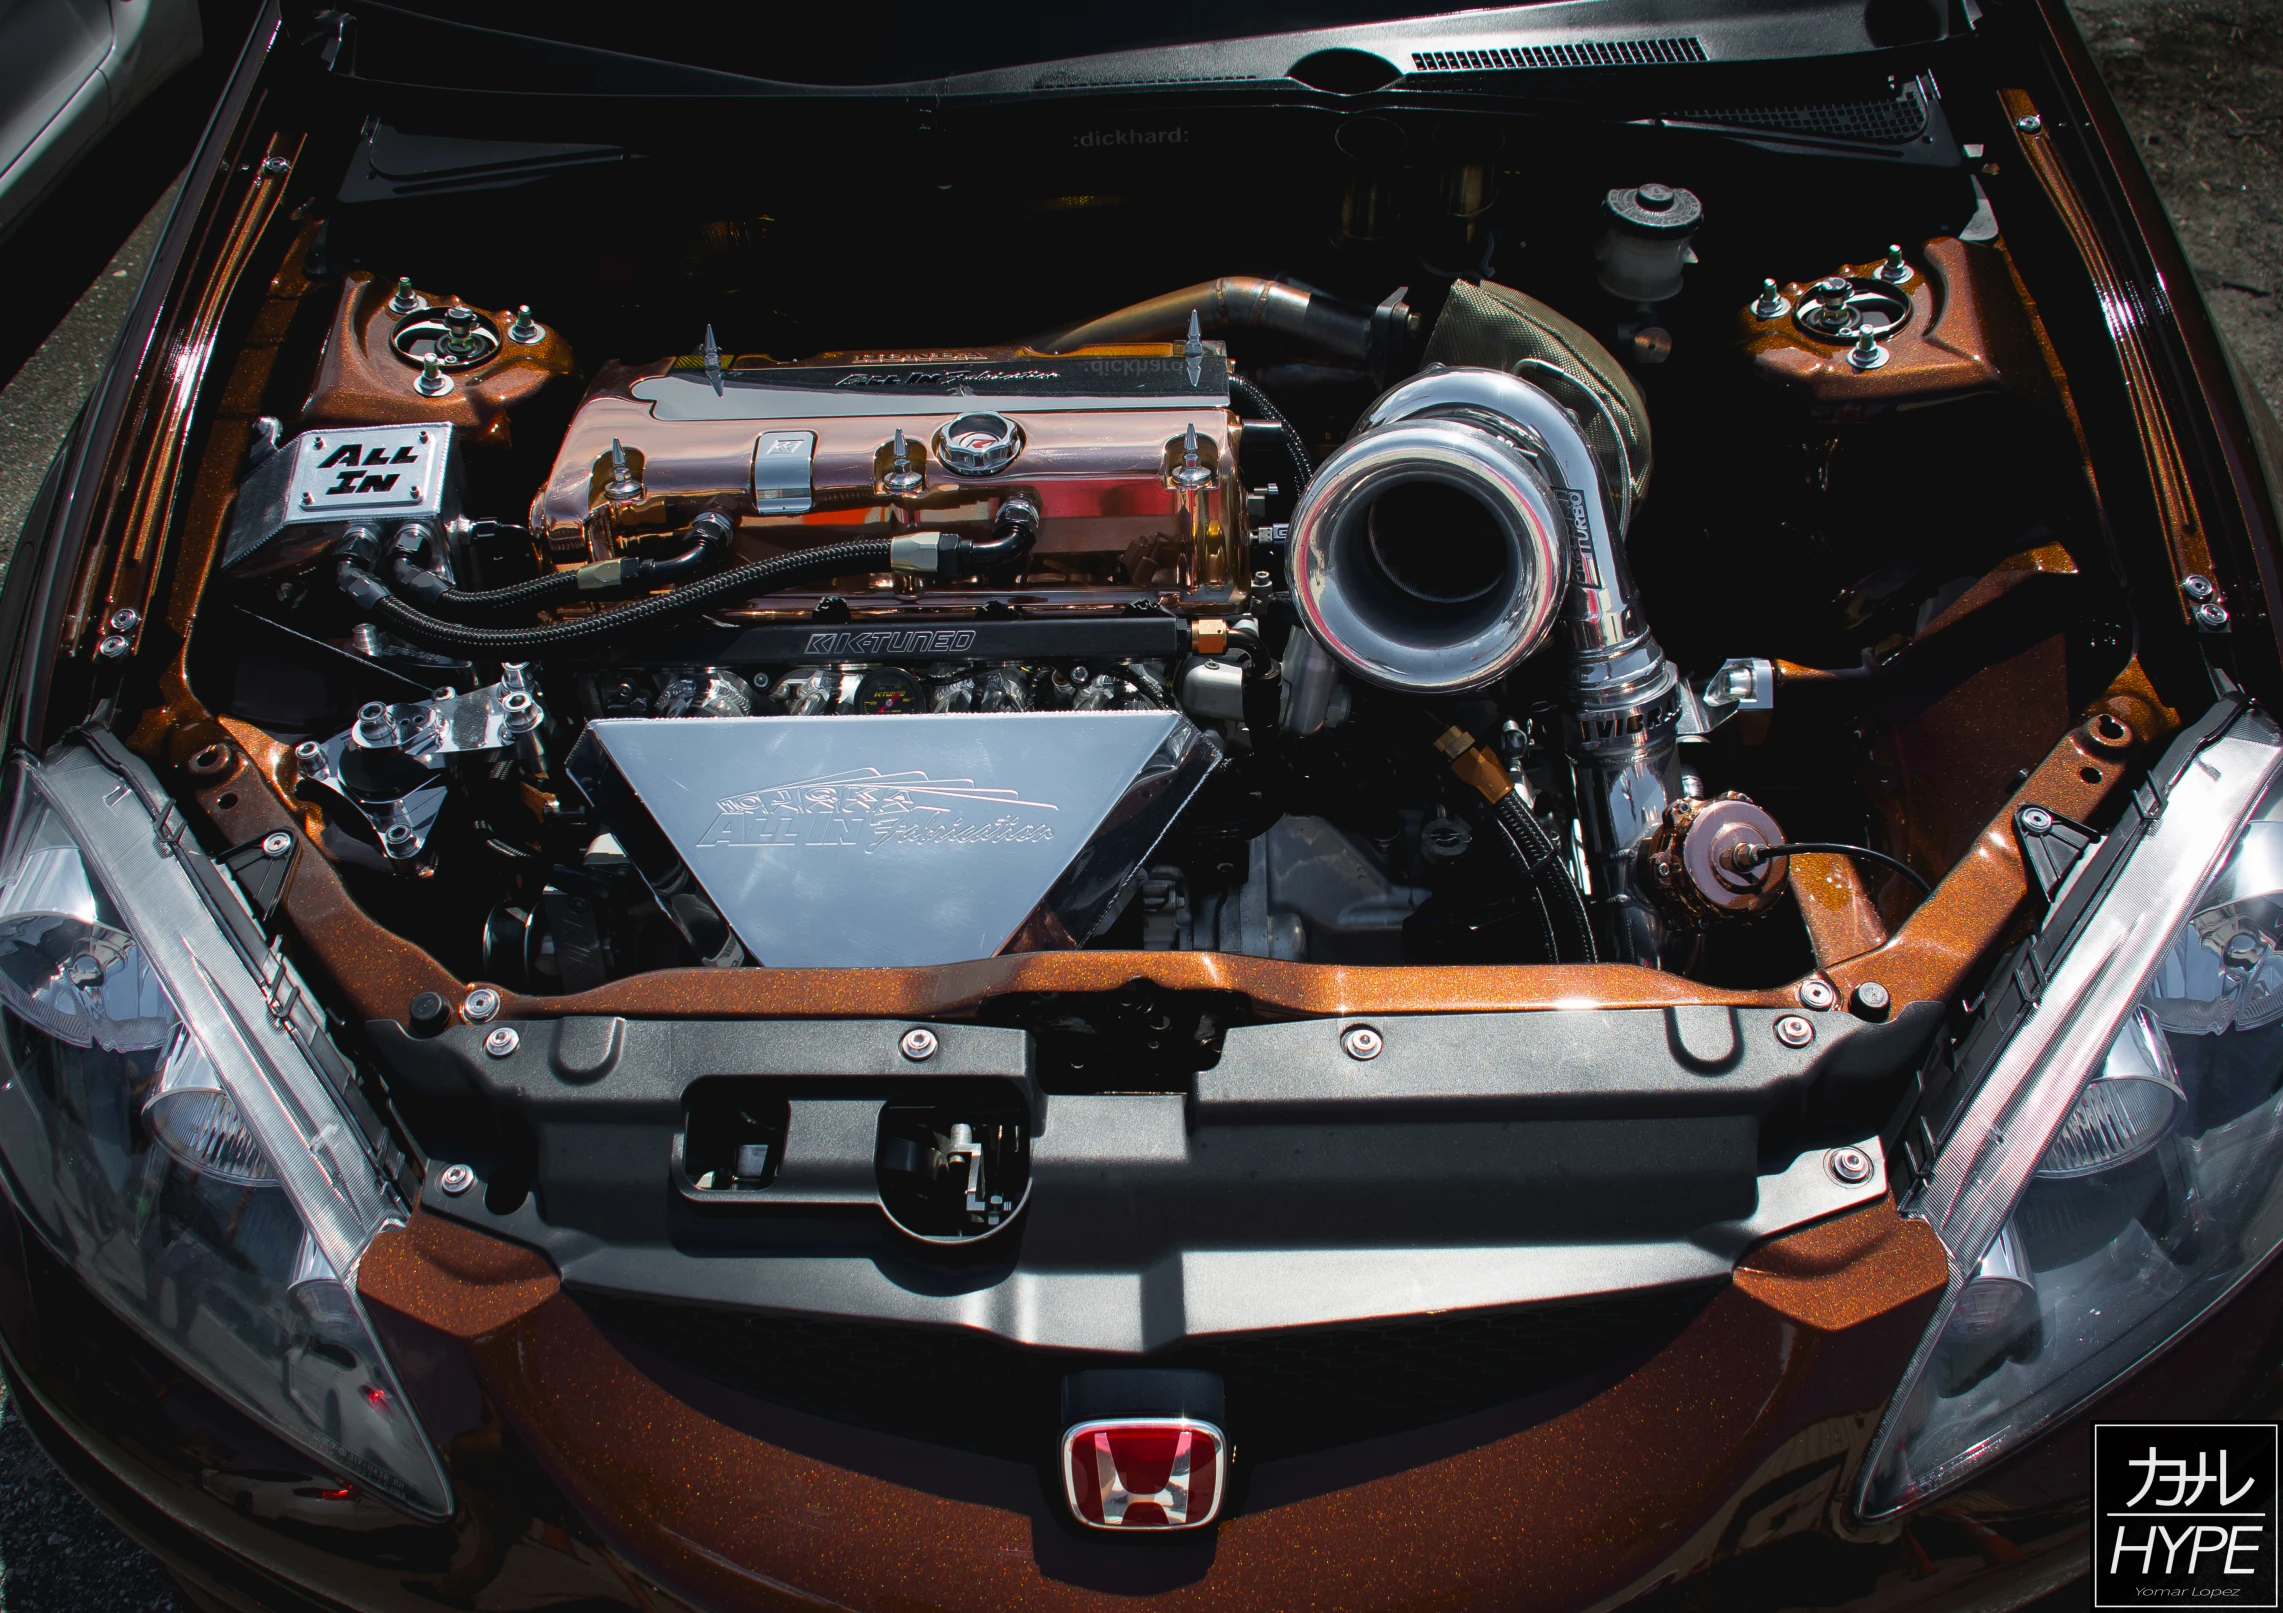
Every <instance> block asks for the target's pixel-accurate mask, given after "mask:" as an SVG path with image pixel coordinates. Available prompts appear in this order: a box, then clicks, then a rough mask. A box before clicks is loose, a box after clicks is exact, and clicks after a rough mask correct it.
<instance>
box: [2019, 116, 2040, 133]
mask: <svg viewBox="0 0 2283 1613" xmlns="http://www.w3.org/2000/svg"><path fill="white" fill-rule="evenodd" d="M2013 126H2014V127H2015V128H2017V129H2019V130H2020V131H2021V132H2022V133H2023V134H2035V133H2037V131H2038V130H2040V129H2042V128H2044V127H2045V120H2044V119H2043V118H2041V117H2039V116H2038V115H2037V114H2036V113H2034V112H2025V113H2023V114H2022V115H2021V116H2020V117H2018V118H2016V119H2014V120H2013Z"/></svg>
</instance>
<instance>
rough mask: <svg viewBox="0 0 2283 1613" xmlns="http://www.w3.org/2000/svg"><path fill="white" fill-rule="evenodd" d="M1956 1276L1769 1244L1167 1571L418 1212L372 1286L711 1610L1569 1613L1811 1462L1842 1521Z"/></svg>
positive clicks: (1328, 1474) (554, 1474)
mask: <svg viewBox="0 0 2283 1613" xmlns="http://www.w3.org/2000/svg"><path fill="white" fill-rule="evenodd" d="M1947 1271H1948V1268H1947V1264H1946V1261H1945V1258H1944V1256H1943V1254H1942V1251H1941V1247H1940V1245H1939V1244H1938V1243H1937V1242H1936V1241H1935V1239H1934V1237H1933V1235H1932V1234H1931V1233H1930V1232H1929V1231H1928V1230H1927V1229H1926V1227H1925V1226H1924V1224H1923V1223H1920V1222H1915V1221H1908V1220H1905V1219H1903V1218H1901V1217H1899V1216H1898V1215H1896V1213H1895V1212H1894V1210H1893V1208H1892V1206H1891V1205H1887V1204H1878V1205H1872V1206H1868V1207H1866V1208H1864V1209H1861V1210H1858V1211H1853V1212H1850V1213H1847V1214H1844V1215H1840V1216H1837V1217H1834V1218H1832V1219H1830V1220H1827V1221H1823V1222H1820V1223H1817V1224H1815V1225H1813V1226H1810V1227H1807V1228H1803V1229H1802V1230H1801V1231H1799V1232H1797V1233H1793V1234H1790V1235H1788V1236H1786V1237H1784V1238H1781V1239H1777V1240H1773V1241H1771V1242H1769V1243H1767V1244H1763V1245H1761V1246H1760V1247H1759V1248H1757V1249H1755V1250H1753V1251H1752V1252H1751V1253H1749V1254H1748V1255H1747V1256H1746V1257H1745V1259H1744V1261H1743V1263H1742V1264H1741V1266H1740V1267H1739V1269H1738V1272H1737V1275H1736V1278H1735V1280H1734V1282H1733V1283H1732V1284H1731V1285H1730V1286H1729V1287H1728V1288H1727V1289H1725V1290H1724V1291H1723V1292H1721V1293H1720V1294H1719V1295H1718V1296H1717V1297H1715V1298H1714V1299H1713V1301H1712V1302H1711V1304H1710V1305H1709V1306H1708V1307H1707V1308H1706V1309H1705V1310H1704V1311H1703V1312H1702V1313H1700V1315H1699V1316H1698V1317H1697V1318H1696V1320H1695V1321H1694V1322H1692V1323H1691V1324H1690V1325H1689V1326H1688V1328H1687V1329H1686V1330H1685V1331H1684V1332H1683V1333H1682V1334H1681V1336H1680V1337H1679V1338H1678V1339H1676V1340H1675V1341H1674V1342H1673V1343H1672V1344H1671V1345H1669V1346H1668V1347H1666V1348H1665V1349H1663V1350H1662V1351H1660V1352H1658V1353H1657V1354H1655V1355H1653V1356H1651V1357H1650V1358H1648V1359H1647V1360H1645V1361H1641V1362H1639V1363H1612V1368H1613V1370H1612V1372H1611V1373H1610V1374H1609V1375H1607V1376H1606V1377H1605V1378H1599V1379H1595V1380H1590V1381H1589V1382H1587V1383H1586V1384H1583V1385H1577V1386H1573V1387H1572V1388H1571V1389H1570V1390H1567V1391H1562V1392H1557V1393H1556V1394H1554V1395H1550V1396H1547V1397H1543V1398H1542V1399H1540V1400H1538V1401H1535V1402H1526V1403H1524V1404H1522V1405H1519V1406H1516V1407H1514V1408H1510V1409H1509V1410H1506V1411H1502V1412H1494V1413H1489V1414H1486V1415H1484V1416H1481V1417H1477V1418H1470V1419H1466V1420H1465V1421H1464V1422H1462V1423H1459V1424H1452V1425H1445V1426H1444V1427H1442V1428H1439V1429H1433V1430H1426V1431H1422V1433H1421V1434H1419V1435H1416V1436H1412V1435H1405V1436H1397V1437H1395V1438H1391V1439H1386V1440H1381V1441H1376V1442H1373V1443H1372V1444H1370V1445H1366V1446H1357V1447H1351V1448H1348V1449H1343V1450H1337V1451H1333V1452H1329V1453H1326V1454H1325V1455H1323V1456H1320V1457H1313V1458H1308V1459H1304V1460H1294V1461H1287V1462H1280V1463H1272V1464H1269V1465H1266V1466H1264V1467H1262V1468H1260V1469H1259V1470H1258V1471H1257V1472H1254V1473H1251V1474H1249V1475H1248V1476H1247V1481H1246V1482H1247V1485H1248V1488H1247V1489H1246V1490H1245V1491H1244V1492H1242V1493H1243V1501H1242V1504H1241V1506H1240V1507H1239V1510H1238V1514H1237V1515H1236V1516H1234V1517H1231V1518H1230V1519H1228V1520H1227V1521H1226V1522H1224V1523H1223V1524H1221V1525H1220V1526H1219V1527H1218V1528H1217V1530H1216V1531H1215V1532H1214V1537H1213V1538H1212V1539H1210V1540H1207V1541H1202V1542H1195V1543H1190V1542H1173V1541H1167V1542H1162V1543H1159V1544H1158V1547H1157V1549H1156V1550H1153V1551H1151V1552H1150V1553H1148V1554H1146V1555H1137V1554H1136V1553H1135V1552H1134V1551H1133V1550H1132V1549H1131V1548H1130V1547H1129V1546H1126V1545H1124V1544H1123V1543H1114V1542H1100V1541H1089V1540H1081V1539H1079V1538H1077V1537H1076V1536H1075V1534H1074V1533H1073V1532H1071V1531H1070V1530H1068V1529H1067V1528H1066V1527H1065V1526H1064V1524H1063V1523H1062V1522H1061V1520H1060V1518H1059V1516H1058V1513H1057V1505H1056V1503H1055V1501H1054V1500H1053V1498H1052V1497H1051V1496H1050V1495H1049V1494H1048V1493H1046V1491H1045V1489H1044V1487H1043V1486H1042V1485H1041V1484H1040V1483H1039V1481H1038V1479H1037V1477H1036V1476H1035V1475H1034V1474H1033V1473H1032V1472H1031V1471H1030V1470H1028V1469H1027V1468H1024V1467H1021V1466H1019V1465H1016V1464H1011V1463H1006V1462H998V1461H991V1460H988V1459H984V1458H978V1457H968V1456H962V1455H957V1454H954V1453H951V1452H948V1451H944V1452H938V1451H934V1450H932V1449H931V1448H924V1447H914V1446H911V1445H909V1444H908V1443H906V1442H903V1441H898V1440H893V1439H888V1438H885V1437H877V1436H865V1435H858V1434H855V1433H853V1432H851V1431H846V1430H836V1429H833V1428H832V1427H831V1425H826V1424H820V1423H816V1422H815V1421H814V1420H813V1419H809V1418H805V1417H802V1416H799V1415H797V1414H793V1413H789V1412H785V1411H781V1410H779V1409H777V1408H773V1407H770V1406H767V1405H765V1404H762V1403H759V1402H753V1401H746V1400H741V1399H740V1398H739V1397H736V1396H733V1395H730V1394H728V1393H727V1392H726V1391H718V1390H710V1389H706V1388H703V1387H699V1388H695V1389H691V1390H690V1391H689V1392H677V1389H679V1388H683V1387H685V1386H680V1385H670V1384H669V1383H667V1382H665V1381H662V1379H664V1378H666V1377H670V1376H671V1374H665V1373H661V1374H657V1375H654V1374H653V1372H652V1371H651V1370H646V1367H647V1365H648V1364H647V1363H645V1362H643V1361H640V1360H637V1359H635V1358H633V1357H631V1356H630V1355H629V1354H628V1353H627V1352H626V1351H625V1350H622V1349H621V1348H620V1347H618V1346H617V1345H616V1344H615V1343H614V1342H613V1340H612V1339H611V1338H610V1337H609V1336H608V1335H607V1334H605V1333H604V1332H603V1331H602V1330H600V1329H599V1328H598V1327H596V1325H595V1324H594V1323H593V1322H592V1321H590V1320H589V1319H588V1317H587V1315H586V1313H585V1312H584V1311H583V1310H581V1309H580V1308H579V1307H578V1306H577V1304H576V1303H574V1302H573V1301H572V1300H571V1299H569V1298H568V1297H567V1296H565V1295H563V1294H562V1293H560V1292H559V1291H558V1290H557V1289H556V1288H555V1286H554V1280H553V1277H552V1274H551V1272H550V1271H549V1270H548V1268H547V1265H546V1263H545V1262H544V1261H543V1260H541V1259H540V1258H539V1257H538V1256H537V1255H536V1254H533V1253H531V1252H529V1251H525V1250H520V1249H514V1248H512V1247H510V1246H503V1245H500V1244H498V1243H496V1242H494V1240H492V1239H490V1238H488V1237H486V1236H485V1235H484V1234H481V1233H478V1232H475V1231H474V1230H472V1229H469V1228H465V1227H460V1226H456V1225H452V1224H449V1223H444V1222H440V1221H434V1220H431V1219H429V1218H426V1217H417V1218H416V1219H415V1221H414V1224H413V1226H412V1227H410V1228H408V1229H406V1230H404V1231H400V1232H391V1233H387V1234H384V1235H383V1237H382V1239H381V1241H380V1242H379V1243H376V1244H375V1246H374V1248H373V1250H372V1251H371V1252H370V1253H369V1254H368V1255H367V1256H366V1259H365V1264H364V1268H363V1271H362V1273H361V1275H360V1279H359V1287H360V1292H361V1293H362V1294H363V1296H364V1297H365V1299H366V1302H367V1304H368V1305H369V1306H371V1307H372V1309H373V1311H374V1313H375V1314H376V1316H380V1317H383V1318H385V1320H384V1321H383V1323H382V1325H383V1326H384V1327H387V1328H389V1329H391V1330H392V1336H393V1335H394V1334H395V1333H396V1332H397V1331H399V1330H402V1329H406V1328H412V1329H419V1330H424V1331H425V1333H426V1334H427V1335H428V1336H430V1337H431V1338H432V1339H434V1340H437V1341H442V1340H451V1341H454V1342H456V1343H457V1345H458V1346H459V1347H460V1349H461V1350H462V1352H463V1353H464V1360H465V1362H466V1364H467V1370H468V1372H469V1373H470V1374H472V1377H473V1381H474V1383H475V1384H476V1385H477V1386H478V1387H479V1388H480V1391H481V1394H482V1396H483V1397H484V1398H485V1399H487V1400H488V1401H489V1402H490V1403H491V1404H493V1405H496V1406H497V1407H498V1408H499V1413H500V1415H501V1417H502V1419H503V1420H504V1422H505V1424H506V1426H507V1428H508V1429H509V1430H510V1431H511V1432H512V1434H513V1436H514V1437H515V1438H516V1439H517V1440H518V1441H519V1442H520V1443H521V1444H522V1445H523V1446H524V1447H525V1448H526V1449H527V1450H528V1451H529V1452H530V1453H531V1455H532V1456H533V1457H534V1458H535V1459H536V1460H537V1461H538V1463H539V1464H540V1466H541V1467H542V1468H544V1469H545V1471H546V1472H547V1473H548V1475H549V1477H550V1478H551V1479H552V1480H553V1482H554V1483H555V1484H556V1485H557V1486H559V1487H560V1488H561V1490H562V1491H563V1493H564V1494H566V1495H567V1496H569V1497H570V1498H571V1499H572V1501H573V1503H574V1504H575V1505H576V1506H577V1507H578V1509H579V1511H580V1513H581V1514H582V1516H583V1517H584V1518H585V1519H586V1521H587V1522H588V1523H589V1524H590V1525H591V1526H592V1527H593V1528H594V1529H595V1531H596V1532H597V1533H598V1534H599V1535H600V1536H601V1537H602V1538H603V1539H605V1540H607V1541H608V1542H609V1544H610V1548H611V1550H612V1551H613V1552H614V1553H617V1554H622V1555H623V1556H624V1557H625V1558H626V1559H627V1561H628V1564H629V1566H630V1567H632V1568H633V1569H634V1570H635V1571H637V1572H639V1573H640V1574H641V1575H642V1576H644V1577H645V1578H650V1579H654V1580H656V1581H657V1582H659V1583H661V1584H663V1585H665V1586H667V1587H669V1588H671V1589H672V1590H674V1591H675V1592H677V1593H679V1594H681V1595H683V1596H686V1597H688V1598H690V1599H691V1600H693V1601H699V1602H703V1603H705V1604H708V1605H717V1606H771V1605H778V1603H777V1601H776V1598H778V1597H780V1596H783V1595H785V1594H786V1593H788V1592H790V1593H792V1594H794V1595H796V1596H799V1597H800V1598H801V1605H809V1606H815V1605H818V1604H819V1601H821V1602H822V1603H823V1604H824V1605H833V1606H855V1607H879V1606H893V1607H905V1608H912V1609H921V1608H942V1609H947V1610H948V1609H973V1608H981V1607H989V1608H1025V1609H1056V1608H1088V1607H1099V1606H1104V1605H1107V1602H1108V1600H1109V1599H1110V1598H1112V1597H1115V1598H1116V1599H1118V1600H1120V1601H1122V1602H1128V1603H1130V1602H1131V1601H1133V1600H1134V1599H1135V1598H1136V1597H1138V1596H1144V1595H1146V1596H1148V1597H1149V1598H1150V1600H1151V1603H1152V1605H1155V1606H1162V1607H1166V1608H1179V1607H1211V1608H1216V1609H1219V1608H1262V1609H1284V1608H1290V1607H1292V1606H1294V1605H1295V1597H1296V1596H1305V1597H1307V1598H1309V1599H1311V1600H1314V1601H1316V1602H1317V1603H1318V1604H1319V1605H1326V1606H1340V1607H1387V1608H1403V1607H1427V1606H1434V1607H1450V1608H1463V1607H1504V1608H1548V1609H1553V1608H1573V1607H1580V1606H1585V1605H1589V1604H1592V1603H1595V1602H1598V1601H1601V1600H1603V1599H1605V1598H1615V1597H1620V1596H1628V1595H1631V1594H1633V1593H1635V1592H1637V1591H1640V1590H1645V1589H1647V1588H1649V1587H1650V1586H1653V1585H1655V1584H1656V1583H1658V1582H1660V1581H1662V1580H1665V1579H1667V1578H1670V1577H1673V1576H1676V1575H1682V1574H1687V1573H1690V1572H1693V1571H1695V1570H1696V1569H1698V1568H1700V1567H1702V1566H1704V1565H1706V1564H1708V1563H1709V1562H1711V1561H1713V1560H1715V1559H1716V1558H1718V1557H1719V1556H1720V1555H1722V1554H1723V1551H1724V1549H1728V1550H1732V1549H1733V1547H1734V1540H1733V1538H1732V1529H1731V1525H1732V1524H1733V1523H1734V1521H1735V1514H1736V1509H1737V1507H1738V1505H1739V1504H1740V1502H1741V1501H1743V1500H1744V1499H1745V1498H1746V1497H1758V1496H1764V1495H1765V1493H1766V1492H1767V1490H1768V1488H1769V1486H1770V1485H1771V1484H1778V1485H1780V1484H1782V1483H1783V1482H1784V1481H1785V1480H1786V1478H1787V1476H1789V1477H1794V1478H1796V1480H1797V1488H1798V1489H1799V1490H1801V1491H1802V1492H1804V1493H1805V1494H1806V1495H1808V1496H1810V1497H1814V1498H1820V1499H1817V1500H1816V1501H1815V1504H1813V1505H1806V1504H1803V1505H1801V1506H1799V1507H1797V1508H1796V1509H1795V1513H1796V1516H1795V1519H1794V1522H1793V1524H1792V1525H1791V1527H1794V1528H1808V1527H1812V1526H1813V1525H1814V1524H1816V1523H1817V1522H1819V1521H1820V1517H1821V1513H1822V1508H1823V1505H1824V1504H1825V1503H1826V1502H1827V1501H1828V1500H1829V1499H1830V1498H1832V1497H1833V1496H1835V1495H1836V1493H1837V1485H1838V1483H1839V1480H1840V1478H1841V1476H1842V1475H1843V1473H1844V1472H1845V1471H1846V1469H1847V1468H1848V1467H1849V1466H1851V1464H1852V1462H1853V1461H1854V1460H1855V1459H1856V1458H1857V1457H1859V1455H1860V1453H1861V1451H1862V1449H1863V1447H1864V1445H1865V1444H1866V1443H1867V1441H1868V1439H1869V1436H1870V1433H1871V1431H1872V1429H1873V1428H1874V1426H1875V1425H1876V1422H1877V1419H1878V1416H1879V1413H1880V1411H1881V1409H1882V1408H1883V1407H1884V1404H1885V1402H1886V1398H1887V1396H1888V1395H1889V1394H1890V1393H1891V1392H1892V1391H1893V1387H1894V1382H1895V1380H1896V1378H1897V1376H1898V1375H1899V1373H1900V1370H1901V1367H1902V1364H1903V1363H1904V1362H1905V1361H1906V1360H1907V1359H1908V1357H1909V1353H1910V1351H1911V1349H1912V1347H1913V1346H1914V1345H1915V1344H1916V1342H1917V1339H1918V1335H1919V1333H1920V1331H1921V1330H1922V1329H1923V1327H1924V1325H1925V1322H1926V1318H1927V1317H1928V1315H1929V1314H1930V1313H1931V1309H1932V1306H1933V1303H1934V1301H1935V1299H1936V1297H1937V1296H1938V1295H1939V1294H1940V1293H1941V1290H1942V1287H1943V1284H1944V1282H1945V1281H1946V1280H1947ZM431 1381H433V1380H431ZM421 1392H422V1391H421V1390H419V1389H417V1388H416V1389H415V1390H414V1393H415V1395H416V1397H418V1396H419V1395H420V1394H421ZM453 1398H454V1404H455V1405H456V1406H457V1408H458V1409H456V1410H447V1411H445V1412H444V1413H442V1414H441V1415H440V1416H439V1414H438V1413H435V1412H430V1413H429V1414H430V1415H431V1417H432V1418H435V1419H437V1420H438V1421H439V1422H440V1425H441V1426H440V1428H439V1431H440V1432H442V1431H444V1430H445V1429H447V1428H457V1427H461V1426H464V1425H466V1423H467V1419H468V1417H469V1416H470V1415H471V1414H470V1413H469V1411H468V1410H467V1409H466V1408H467V1407H468V1406H469V1405H471V1404H473V1402H472V1401H471V1400H470V1399H469V1398H468V1396H467V1394H466V1387H465V1384H462V1385H460V1386H459V1387H458V1389H457V1390H456V1391H454V1394H453ZM423 1409H424V1411H427V1410H428V1408H427V1406H426V1405H425V1403H424V1405H423ZM709 1413H711V1414H710V1415H709ZM1328 1413H1329V1414H1335V1415H1336V1408H1328ZM1238 1437H1239V1440H1240V1445H1239V1448H1238V1457H1239V1461H1240V1462H1241V1461H1242V1454H1243V1453H1242V1445H1241V1439H1242V1432H1241V1430H1239V1431H1238ZM1583 1453H1591V1457H1590V1459H1586V1458H1585V1456H1584V1454H1583ZM1835 1457H1836V1458H1838V1460H1836V1461H1834V1460H1833V1458H1835ZM1454 1518H1464V1519H1466V1520H1467V1527H1466V1528H1464V1529H1460V1530H1453V1529H1452V1528H1451V1527H1450V1524H1451V1521H1452V1520H1453V1519H1454ZM796 1587H797V1590H796V1589H795V1588H796Z"/></svg>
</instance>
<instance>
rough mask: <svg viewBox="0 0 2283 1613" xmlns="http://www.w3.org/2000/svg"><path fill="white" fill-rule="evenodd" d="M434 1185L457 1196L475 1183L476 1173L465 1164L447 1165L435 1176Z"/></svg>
mask: <svg viewBox="0 0 2283 1613" xmlns="http://www.w3.org/2000/svg"><path fill="white" fill-rule="evenodd" d="M436 1185H437V1186H438V1187H440V1188H442V1189H443V1190H444V1191H445V1192H447V1193H449V1194H451V1195H452V1197H454V1198H458V1197H459V1196H460V1195H461V1194H462V1193H465V1192H466V1191H467V1190H468V1189H469V1188H471V1187H474V1186H475V1185H476V1173H475V1172H474V1171H472V1170H470V1169H468V1167H467V1166H465V1165H447V1166H445V1167H444V1169H443V1170H442V1172H441V1173H439V1174H438V1176H437V1178H436Z"/></svg>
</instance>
